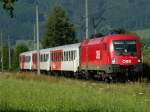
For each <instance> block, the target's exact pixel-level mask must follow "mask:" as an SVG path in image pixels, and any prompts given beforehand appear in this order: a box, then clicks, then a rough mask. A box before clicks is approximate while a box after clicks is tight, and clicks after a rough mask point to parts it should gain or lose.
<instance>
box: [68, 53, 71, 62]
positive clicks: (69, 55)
mask: <svg viewBox="0 0 150 112" xmlns="http://www.w3.org/2000/svg"><path fill="white" fill-rule="evenodd" d="M68 53H69V56H68V58H69V59H68V61H70V57H71V56H70V51H68Z"/></svg>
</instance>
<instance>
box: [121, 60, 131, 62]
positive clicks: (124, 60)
mask: <svg viewBox="0 0 150 112" xmlns="http://www.w3.org/2000/svg"><path fill="white" fill-rule="evenodd" d="M122 63H131V60H122Z"/></svg>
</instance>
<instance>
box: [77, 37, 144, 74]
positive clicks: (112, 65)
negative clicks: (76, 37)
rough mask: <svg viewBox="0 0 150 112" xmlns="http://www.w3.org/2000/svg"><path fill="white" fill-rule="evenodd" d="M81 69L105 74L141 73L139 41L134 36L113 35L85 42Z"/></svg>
mask: <svg viewBox="0 0 150 112" xmlns="http://www.w3.org/2000/svg"><path fill="white" fill-rule="evenodd" d="M80 68H81V69H82V70H99V71H103V72H105V73H115V72H122V71H124V70H131V71H135V72H141V71H142V65H141V50H140V42H139V39H138V38H137V37H136V36H133V35H121V34H113V35H107V36H104V37H100V38H94V39H90V40H85V41H83V42H82V43H81V47H80Z"/></svg>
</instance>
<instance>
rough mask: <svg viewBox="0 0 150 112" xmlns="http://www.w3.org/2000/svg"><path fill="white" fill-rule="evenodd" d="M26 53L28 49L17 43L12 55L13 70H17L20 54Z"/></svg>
mask: <svg viewBox="0 0 150 112" xmlns="http://www.w3.org/2000/svg"><path fill="white" fill-rule="evenodd" d="M26 51H28V47H27V46H26V45H25V44H22V43H19V44H17V45H16V47H15V49H14V54H13V68H14V69H18V68H19V55H20V53H22V52H26Z"/></svg>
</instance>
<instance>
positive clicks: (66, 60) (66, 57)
mask: <svg viewBox="0 0 150 112" xmlns="http://www.w3.org/2000/svg"><path fill="white" fill-rule="evenodd" d="M66 61H68V51H67V52H66Z"/></svg>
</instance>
